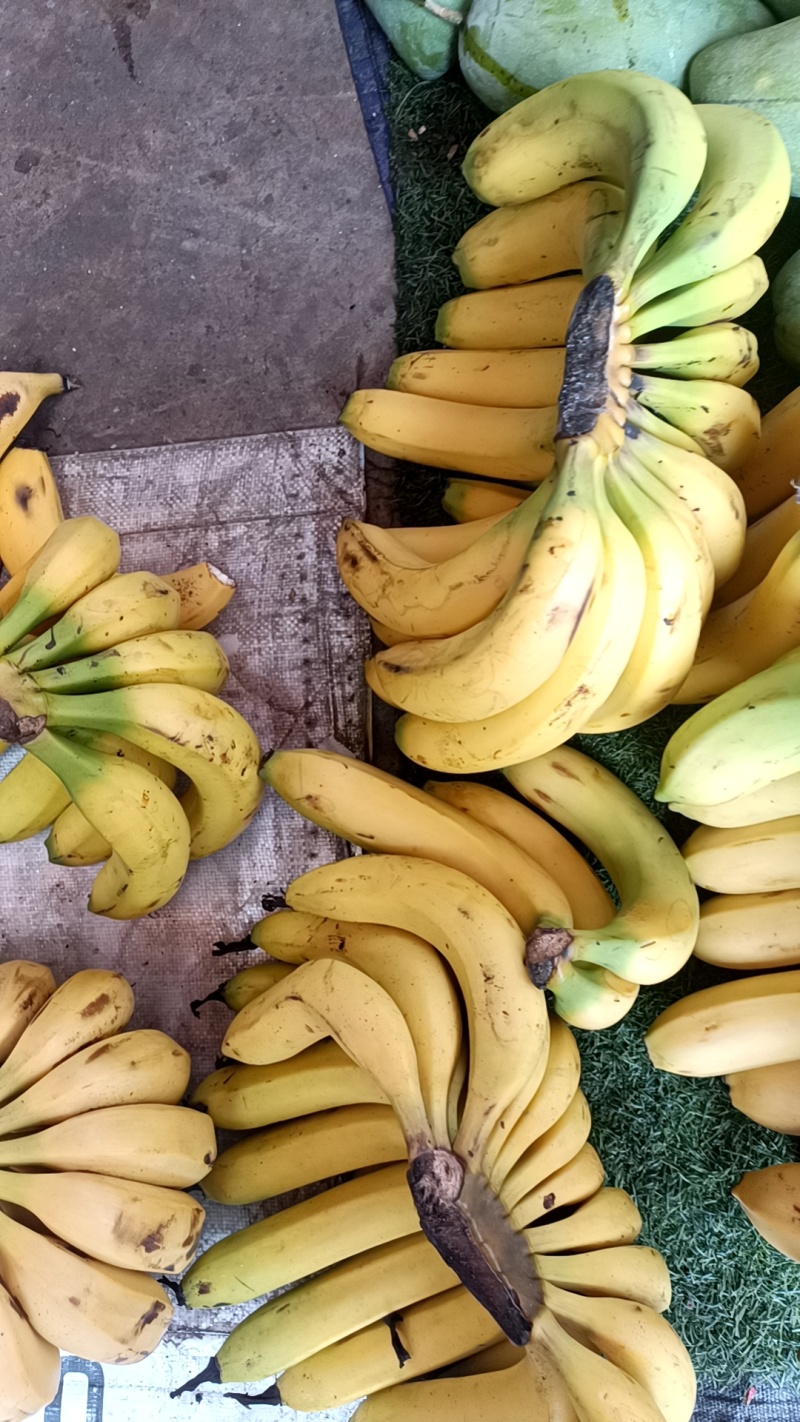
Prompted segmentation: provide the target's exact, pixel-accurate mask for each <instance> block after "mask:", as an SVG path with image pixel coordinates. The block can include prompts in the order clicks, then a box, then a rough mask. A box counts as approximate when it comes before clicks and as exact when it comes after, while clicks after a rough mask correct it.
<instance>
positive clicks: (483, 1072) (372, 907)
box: [286, 854, 548, 1172]
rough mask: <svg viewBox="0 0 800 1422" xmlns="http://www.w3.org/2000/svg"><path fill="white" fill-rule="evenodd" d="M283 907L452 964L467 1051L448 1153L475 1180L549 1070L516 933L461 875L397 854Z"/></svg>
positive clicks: (538, 1003) (316, 876)
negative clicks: (357, 925) (409, 939)
mask: <svg viewBox="0 0 800 1422" xmlns="http://www.w3.org/2000/svg"><path fill="white" fill-rule="evenodd" d="M286 901H287V903H288V904H289V906H290V907H291V908H294V909H304V910H306V911H307V912H309V913H322V914H325V915H326V916H327V917H331V918H339V917H342V918H345V919H348V920H353V919H355V920H357V921H359V922H363V923H370V922H371V923H386V924H389V925H391V926H392V927H395V928H404V929H406V930H408V931H409V932H411V933H416V934H418V935H419V937H420V938H424V939H425V940H426V941H427V942H429V943H432V944H433V945H434V947H435V948H437V949H438V951H439V952H440V953H441V954H442V956H443V957H444V958H445V959H446V960H447V961H448V962H449V964H450V966H451V968H452V969H453V972H454V973H455V975H456V978H457V979H458V982H459V985H460V987H461V991H462V994H463V996H464V1000H465V1004H466V1012H467V1020H468V1024H469V1042H470V1063H469V1078H468V1089H467V1095H466V1099H465V1102H464V1109H463V1114H462V1116H461V1121H460V1124H459V1129H458V1133H457V1135H456V1137H455V1140H454V1142H453V1149H454V1151H455V1153H456V1154H457V1155H459V1156H460V1157H461V1159H462V1160H464V1161H465V1162H466V1163H467V1164H468V1166H469V1168H470V1169H471V1170H472V1171H475V1172H477V1171H480V1169H481V1167H482V1164H483V1161H484V1156H485V1153H486V1146H487V1142H488V1140H489V1136H490V1134H491V1131H492V1128H493V1127H494V1125H495V1124H496V1122H497V1121H498V1120H499V1119H500V1117H501V1116H503V1115H506V1119H507V1120H508V1123H509V1129H510V1127H511V1125H513V1119H511V1118H512V1117H513V1116H514V1112H513V1109H512V1107H513V1103H514V1102H515V1101H516V1100H517V1099H518V1098H519V1096H520V1093H524V1094H523V1098H522V1100H521V1101H520V1102H519V1108H518V1110H517V1115H519V1114H520V1112H521V1111H522V1110H523V1109H524V1106H525V1105H526V1104H527V1102H528V1101H529V1100H530V1097H531V1095H532V1093H533V1091H534V1090H535V1089H536V1086H537V1085H538V1083H539V1081H541V1079H542V1076H543V1074H544V1071H545V1068H546V1061H547V1038H548V1018H547V1010H546V1007H545V1004H544V995H543V994H541V993H537V992H533V991H532V990H531V987H530V983H529V981H528V978H527V975H526V973H525V968H524V965H523V951H524V939H523V936H522V933H521V931H520V929H519V928H518V926H517V924H516V923H515V922H514V920H513V919H512V918H511V916H510V915H509V914H508V912H507V911H506V910H505V909H504V908H503V906H502V905H501V904H500V902H499V901H498V900H497V899H496V898H495V897H494V896H493V895H492V894H490V893H488V892H487V890H486V889H484V888H483V887H482V885H480V884H478V883H477V882H476V881H475V880H473V879H470V878H468V877H467V875H466V874H462V873H461V872H460V871H458V870H455V869H450V868H448V867H447V866H445V865H441V864H435V863H433V862H432V861H430V860H422V859H412V858H408V857H406V856H403V855H399V854H384V855H377V854H371V855H367V856H365V857H363V858H358V859H346V860H343V861H341V863H334V864H326V865H322V866H321V867H320V868H318V869H313V870H311V871H310V872H309V873H307V874H304V875H302V876H301V877H300V878H299V879H295V880H294V882H293V883H292V884H290V886H289V888H288V889H287V893H286ZM506 1113H508V1114H506ZM514 1119H516V1118H515V1117H514ZM487 1168H489V1169H490V1168H491V1160H488V1162H487Z"/></svg>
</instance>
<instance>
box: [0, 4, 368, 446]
mask: <svg viewBox="0 0 800 1422" xmlns="http://www.w3.org/2000/svg"><path fill="white" fill-rule="evenodd" d="M0 16H2V24H3V30H2V32H3V62H2V64H0V102H2V109H3V116H4V122H3V125H2V130H1V131H0V211H2V218H1V219H0V260H2V267H3V272H4V288H5V290H4V298H3V303H2V315H0V336H1V339H2V347H3V364H4V366H5V368H6V369H12V370H14V369H16V370H20V369H22V370H24V369H31V368H33V369H53V368H55V369H58V370H64V371H66V372H67V373H69V374H70V375H72V376H74V377H76V378H77V379H78V380H79V382H80V384H81V389H80V390H79V391H77V392H76V393H75V394H74V395H72V396H70V397H69V399H68V400H63V401H50V402H49V403H48V405H47V406H46V407H45V410H44V411H43V412H42V414H41V416H40V417H39V418H38V419H37V421H36V422H35V423H34V424H33V425H32V426H30V427H29V430H28V433H27V436H26V442H30V443H38V444H40V445H41V446H42V447H45V448H47V449H48V450H49V451H50V452H52V453H65V452H68V451H73V450H92V449H107V448H110V447H113V446H117V447H138V446H143V445H148V444H161V443H164V442H177V441H184V440H196V439H209V438H218V437H223V436H226V435H234V434H246V433H253V432H258V431H274V430H280V429H287V428H289V429H299V428H309V427H314V426H320V425H329V424H331V423H333V422H334V421H335V419H336V417H337V415H338V413H339V411H340V409H341V406H342V404H343V402H344V399H345V398H346V395H347V394H348V392H349V391H350V390H352V389H353V388H354V387H355V386H357V385H359V384H370V383H375V382H376V381H380V382H381V383H382V380H383V377H384V375H385V372H386V369H387V366H388V363H389V360H390V359H391V345H392V322H393V283H392V238H391V227H390V222H389V216H388V213H387V210H386V206H385V203H384V199H383V195H382V192H381V188H380V185H379V182H378V175H377V171H376V169H375V164H374V161H373V158H372V154H371V151H370V149H369V145H368V142H367V138H366V134H365V132H364V129H363V125H362V121H361V114H360V111H359V108H358V103H357V100H356V96H355V91H354V88H353V84H352V79H351V75H350V71H349V68H348V64H347V58H346V55H345V51H344V46H343V43H342V39H341V34H340V31H339V27H338V22H337V18H336V10H335V6H334V3H333V0H294V3H293V4H292V5H283V4H277V3H275V0H271V3H270V0H227V3H226V4H225V5H222V6H220V5H214V4H211V3H209V0H195V3H194V4H192V5H191V6H179V5H176V4H174V3H170V0H44V3H43V4H42V5H41V6H36V7H30V6H27V7H26V6H19V5H17V4H12V3H10V0H0Z"/></svg>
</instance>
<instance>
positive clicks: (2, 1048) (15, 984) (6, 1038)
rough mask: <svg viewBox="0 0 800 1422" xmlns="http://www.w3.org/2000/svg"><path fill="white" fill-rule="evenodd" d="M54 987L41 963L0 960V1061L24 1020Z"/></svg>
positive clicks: (16, 1040)
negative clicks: (0, 961)
mask: <svg viewBox="0 0 800 1422" xmlns="http://www.w3.org/2000/svg"><path fill="white" fill-rule="evenodd" d="M55 990H56V980H55V978H54V977H53V974H52V973H51V971H50V969H49V968H48V967H46V966H45V964H44V963H31V962H28V960H27V959H25V958H8V959H6V961H5V962H4V963H0V1062H4V1061H5V1059H6V1057H7V1056H8V1055H9V1053H10V1052H11V1051H12V1050H13V1048H14V1047H15V1046H16V1044H17V1042H18V1041H19V1039H20V1037H21V1036H22V1034H23V1032H25V1031H26V1030H27V1027H28V1023H29V1022H30V1021H31V1020H32V1019H33V1018H34V1017H35V1016H36V1014H37V1012H38V1011H39V1009H40V1008H42V1007H44V1004H45V1003H46V1002H47V999H48V998H49V997H51V996H52V994H53V993H54V992H55Z"/></svg>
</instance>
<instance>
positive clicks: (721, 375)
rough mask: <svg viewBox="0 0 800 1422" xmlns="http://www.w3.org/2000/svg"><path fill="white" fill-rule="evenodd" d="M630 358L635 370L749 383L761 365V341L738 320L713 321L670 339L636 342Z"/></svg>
mask: <svg viewBox="0 0 800 1422" xmlns="http://www.w3.org/2000/svg"><path fill="white" fill-rule="evenodd" d="M630 360H631V367H632V368H633V370H653V371H657V372H658V374H659V375H676V376H678V377H679V378H680V379H681V380H694V379H700V380H727V382H728V384H729V385H746V384H747V381H748V380H750V379H752V377H753V376H754V375H755V374H756V372H757V370H758V367H759V360H758V342H757V341H756V338H755V336H754V335H753V333H752V331H748V330H746V328H745V327H744V326H739V325H738V324H737V323H736V322H735V321H713V322H712V323H711V324H710V325H709V326H696V327H694V328H693V329H690V330H688V331H680V332H679V333H678V335H676V336H672V337H670V339H669V340H662V341H653V342H651V343H650V344H646V345H637V346H634V348H633V350H632V352H631V357H630Z"/></svg>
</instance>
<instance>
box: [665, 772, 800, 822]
mask: <svg viewBox="0 0 800 1422" xmlns="http://www.w3.org/2000/svg"><path fill="white" fill-rule="evenodd" d="M671 808H674V809H676V810H679V811H680V813H681V814H683V815H685V816H686V818H687V819H689V820H698V821H699V822H700V824H703V825H715V826H716V827H717V828H719V829H725V828H726V827H727V826H729V825H730V826H737V825H738V826H744V825H760V824H763V823H764V821H765V820H781V819H784V818H785V817H786V816H787V815H800V771H797V770H796V771H795V772H794V774H793V775H784V776H782V777H781V779H780V780H771V781H770V783H769V785H762V787H761V789H760V790H753V791H752V792H751V793H750V794H749V795H735V796H734V798H733V799H732V800H726V801H725V802H724V804H722V805H698V804H695V803H694V802H692V803H688V804H686V803H684V804H681V805H675V806H674V807H671Z"/></svg>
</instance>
